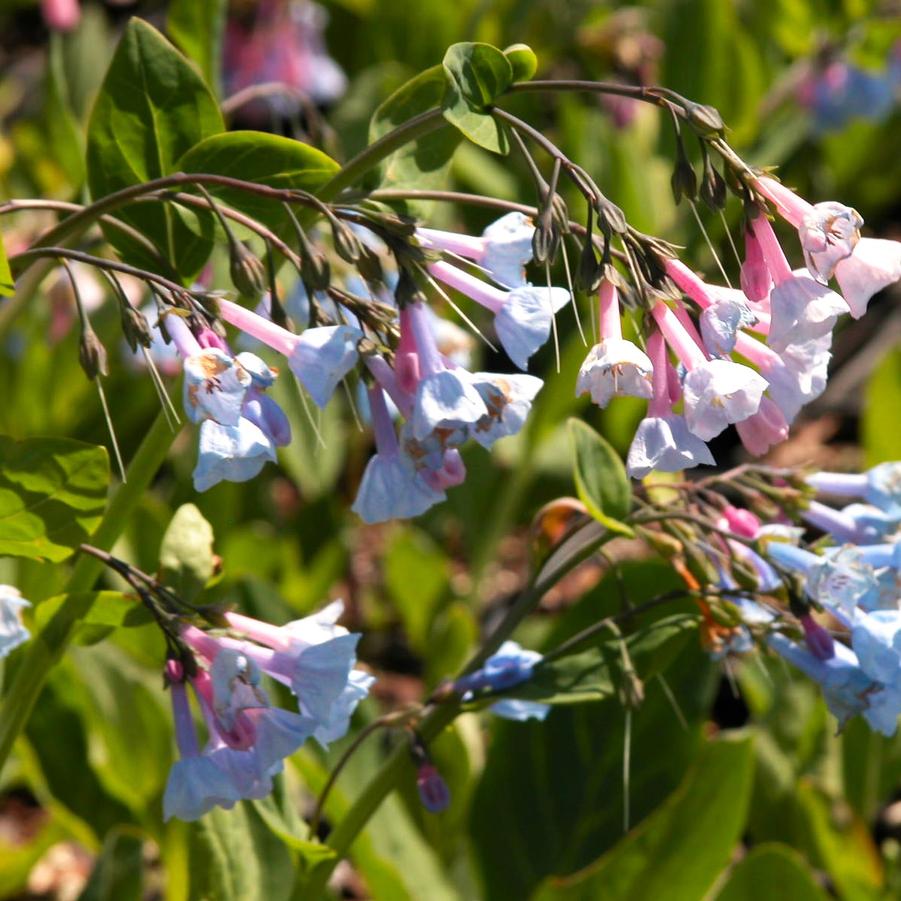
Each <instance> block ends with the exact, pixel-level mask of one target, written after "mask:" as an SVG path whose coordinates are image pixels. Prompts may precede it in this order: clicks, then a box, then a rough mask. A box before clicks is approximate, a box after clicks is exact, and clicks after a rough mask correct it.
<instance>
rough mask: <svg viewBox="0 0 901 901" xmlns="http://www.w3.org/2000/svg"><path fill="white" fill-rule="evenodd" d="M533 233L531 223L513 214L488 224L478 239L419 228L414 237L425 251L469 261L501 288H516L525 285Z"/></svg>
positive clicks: (519, 214)
mask: <svg viewBox="0 0 901 901" xmlns="http://www.w3.org/2000/svg"><path fill="white" fill-rule="evenodd" d="M534 233H535V226H534V225H533V224H532V220H531V219H529V218H528V217H526V216H524V215H523V214H522V213H516V212H514V213H507V214H506V215H505V216H501V218H500V219H497V220H496V221H494V222H492V223H491V225H489V226H488V227H487V228H486V229H485V231H483V232H482V237H481V238H474V237H472V236H470V235H460V234H457V233H455V232H446V231H439V230H437V229H434V228H419V229H417V230H416V237H417V238H419V240H420V242H422V243H423V244H424V245H425V246H426V247H429V248H434V249H436V250H443V251H447V252H449V253H453V254H456V255H457V256H461V257H466V258H467V259H470V260H473V261H474V262H476V263H478V264H479V265H480V266H481V267H482V269H484V270H485V271H486V272H487V273H488V275H489V276H490V277H491V278H492V279H493V280H494V281H495V282H497V283H498V284H499V285H503V286H504V287H505V288H519V287H521V286H523V285H525V284H526V272H525V266H526V264H527V263H529V262H530V261H531V259H532V236H533V235H534Z"/></svg>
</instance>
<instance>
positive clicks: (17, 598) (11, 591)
mask: <svg viewBox="0 0 901 901" xmlns="http://www.w3.org/2000/svg"><path fill="white" fill-rule="evenodd" d="M30 606H31V604H30V603H29V602H28V601H26V600H25V598H23V597H22V595H21V594H20V593H19V591H18V589H16V588H13V586H12V585H0V660H2V659H3V658H4V657H5V656H6V655H7V654H9V653H10V651H13V650H15V649H16V648H17V647H18V646H19V645H20V644H23V643H24V642H26V641H28V639H29V638H30V637H31V635H30V634H29V632H28V629H26V628H25V626H24V625H22V610H23V609H24V608H25V607H30Z"/></svg>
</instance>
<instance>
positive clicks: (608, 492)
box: [568, 418, 632, 535]
mask: <svg viewBox="0 0 901 901" xmlns="http://www.w3.org/2000/svg"><path fill="white" fill-rule="evenodd" d="M568 425H569V434H570V437H571V438H572V443H573V451H574V454H575V459H574V463H573V477H574V479H575V483H576V491H577V493H578V495H579V500H581V501H582V503H583V504H585V506H586V507H587V508H588V512H589V513H590V514H591V515H592V516H593V517H594V518H595V519H596V520H597V521H598V522H600V523H601V524H602V525H604V526H606V527H607V528H608V529H611V530H613V531H615V532H621V533H623V534H626V535H631V534H632V530H631V529H630V528H629V527H628V526H627V525H625V524H624V523H622V522H620V520H621V519H622V518H623V517H624V516H626V515H627V514H628V512H629V509H630V507H631V505H632V489H631V486H630V483H629V477H628V476H627V475H626V468H625V467H624V466H623V462H622V460H620V458H619V455H618V454H617V453H616V451H614V450H613V448H612V447H610V445H609V444H608V443H607V442H606V441H605V440H604V439H603V438H602V437H601V436H600V435H599V434H598V433H597V432H596V431H595V430H594V429H593V428H591V426H589V425H587V424H586V423H584V422H582V421H581V420H580V419H575V418H573V419H570V420H569V423H568Z"/></svg>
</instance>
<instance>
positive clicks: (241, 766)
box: [163, 601, 374, 820]
mask: <svg viewBox="0 0 901 901" xmlns="http://www.w3.org/2000/svg"><path fill="white" fill-rule="evenodd" d="M342 611H343V604H342V603H341V602H340V601H336V602H335V603H333V604H330V605H329V606H327V607H326V608H325V609H324V610H322V611H320V612H319V613H317V614H314V615H313V616H308V617H306V618H304V619H301V620H296V621H294V622H290V623H287V624H286V625H284V626H281V627H279V626H273V625H271V624H269V623H265V622H262V621H260V620H255V619H252V618H250V617H247V616H243V615H241V614H237V613H226V614H225V619H226V621H227V623H228V627H229V632H230V634H229V635H225V636H220V637H214V636H212V635H210V634H208V633H207V632H204V631H202V630H200V629H198V628H196V627H195V626H190V625H188V626H185V627H183V628H182V630H181V638H182V640H183V642H184V643H185V644H186V645H187V647H188V648H190V649H191V651H192V652H193V653H194V655H195V661H196V667H195V671H194V672H193V673H191V674H187V673H185V671H184V667H183V665H182V663H180V662H178V661H170V662H169V664H168V667H167V679H168V681H169V683H170V690H171V693H172V707H173V714H174V717H175V734H176V742H177V744H178V749H179V755H180V756H179V759H178V760H177V761H176V762H175V763H174V764H173V767H172V770H171V772H170V774H169V780H168V782H167V785H166V791H165V795H164V798H163V813H164V817H165V818H166V819H167V820H168V819H169V818H170V817H173V816H174V817H177V818H179V819H182V820H195V819H198V818H199V817H201V816H203V814H205V813H207V812H208V811H209V810H211V809H212V808H213V807H216V806H218V807H225V808H229V807H232V806H233V805H234V804H235V803H236V802H237V801H239V800H242V799H254V798H262V797H265V796H266V795H267V794H269V792H271V790H272V778H273V777H274V776H275V775H276V774H278V773H279V772H281V770H282V769H283V766H284V763H283V762H284V759H285V758H286V757H288V756H290V755H291V754H293V753H294V752H295V751H296V750H297V749H298V748H300V746H301V745H303V744H304V742H306V741H307V739H309V738H313V739H315V740H316V741H317V742H319V744H321V745H322V746H323V747H327V746H328V744H329V743H330V742H332V741H335V740H336V739H338V738H340V737H341V736H342V735H344V734H345V733H346V732H347V729H348V726H349V722H350V716H351V714H352V713H353V711H354V709H355V707H356V706H357V704H358V703H359V702H360V701H361V700H362V699H363V698H364V697H366V695H367V693H368V691H369V686H370V685H371V684H372V682H373V681H374V679H373V677H372V676H370V675H368V674H367V673H364V672H363V671H361V670H358V669H356V668H355V664H356V645H357V641H358V640H359V635H356V634H351V633H349V632H348V631H347V629H345V628H343V627H341V626H338V625H337V620H338V618H339V617H340V616H341V613H342ZM263 675H266V676H268V677H270V678H272V679H275V680H276V681H278V682H281V683H282V684H284V685H286V686H288V688H290V690H291V692H292V693H293V694H294V695H295V697H296V698H297V704H298V712H296V713H294V712H291V711H288V710H284V709H282V708H280V707H275V706H273V705H272V704H271V703H270V701H269V697H268V694H267V692H266V690H265V688H264V685H263V679H262V677H263ZM188 686H190V688H191V690H192V692H193V694H194V697H195V699H196V702H197V706H198V707H199V710H200V713H201V715H202V718H203V722H204V727H205V731H206V735H207V739H206V744H205V745H204V746H203V748H201V746H200V742H199V740H198V736H197V730H196V726H195V722H194V718H193V715H192V713H191V709H190V702H189V698H188V690H187V689H188Z"/></svg>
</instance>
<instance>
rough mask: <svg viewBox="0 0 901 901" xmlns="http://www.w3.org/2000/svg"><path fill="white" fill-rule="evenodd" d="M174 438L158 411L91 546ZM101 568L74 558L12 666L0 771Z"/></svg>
mask: <svg viewBox="0 0 901 901" xmlns="http://www.w3.org/2000/svg"><path fill="white" fill-rule="evenodd" d="M174 439H175V435H173V433H172V431H171V430H170V429H169V424H168V422H167V421H166V417H165V416H164V415H163V414H162V413H159V414H158V415H157V417H156V420H155V421H154V423H153V425H152V426H151V427H150V430H149V431H148V432H147V435H146V436H145V438H144V440H143V441H142V442H141V446H140V447H139V448H138V451H137V453H136V454H135V456H134V458H133V459H132V461H131V464H130V465H129V467H128V481H127V482H123V483H122V484H121V485H120V486H119V488H118V489H117V490H116V492H115V493H114V494H113V496H112V498H111V499H110V502H109V505H108V506H107V508H106V513H105V514H104V516H103V519H102V521H101V522H100V525H99V526H98V527H97V531H96V532H94V534H93V535H92V536H91V540H92V541H93V543H94V545H95V546H96V547H98V548H101V549H103V550H109V549H110V548H111V547H112V546H113V544H114V543H115V541H116V539H117V538H118V537H119V535H121V533H122V530H123V529H124V528H125V526H126V524H127V523H128V521H129V514H130V513H131V512H132V510H133V509H134V508H135V507H136V506H137V504H139V503H140V501H141V499H142V498H143V496H144V492H145V491H146V490H147V488H148V487H149V485H150V483H151V481H152V480H153V477H154V475H155V474H156V472H157V470H158V469H159V468H160V466H161V465H162V463H163V461H164V460H165V458H166V454H167V453H168V451H169V447H170V445H171V444H172V442H173V440H174ZM102 568H103V563H102V561H101V560H98V559H97V557H94V556H90V555H87V554H84V555H82V556H80V557H79V558H78V561H77V562H76V564H75V566H74V568H73V570H72V575H71V576H70V577H69V582H68V585H67V586H66V592H65V593H66V600H65V601H64V603H63V605H62V606H61V607H60V608H59V610H58V611H57V612H56V613H55V614H54V615H53V618H52V619H51V620H50V622H48V623H47V625H46V626H45V627H44V628H43V629H42V630H41V632H40V633H39V634H37V635H36V636H35V637H34V638H33V639H32V641H31V643H30V644H29V645H28V650H27V652H26V654H25V657H24V658H23V660H22V661H21V663H20V665H19V666H18V667H17V668H16V671H15V677H14V680H13V683H12V685H11V686H10V687H9V689H8V690H7V692H6V695H5V698H4V701H3V706H2V708H0V770H2V768H3V764H4V763H5V762H6V758H7V757H8V756H9V753H10V751H11V750H12V746H13V743H14V742H15V740H16V737H17V736H18V735H19V733H20V732H21V731H22V729H23V728H24V726H25V723H26V721H27V720H28V716H29V714H30V713H31V709H32V707H34V704H35V701H37V699H38V695H40V693H41V689H42V688H43V687H44V683H45V682H46V681H47V677H48V676H49V675H50V670H51V668H52V667H53V666H54V665H55V664H56V663H57V662H58V661H59V659H60V658H61V657H62V655H63V653H64V652H65V650H66V648H67V647H68V645H69V642H70V640H71V639H72V635H73V633H74V631H75V627H76V626H77V624H78V621H79V620H81V619H83V618H84V617H85V616H86V615H87V613H88V612H89V611H90V609H91V605H92V604H93V602H94V596H93V594H91V593H90V592H91V588H92V587H93V585H94V583H95V582H96V580H97V577H98V575H99V574H100V571H101V570H102Z"/></svg>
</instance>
